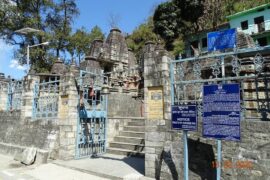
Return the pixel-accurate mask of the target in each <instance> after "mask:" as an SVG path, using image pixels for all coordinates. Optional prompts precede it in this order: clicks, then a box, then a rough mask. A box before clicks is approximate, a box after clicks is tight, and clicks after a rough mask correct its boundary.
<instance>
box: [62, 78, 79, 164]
mask: <svg viewBox="0 0 270 180" xmlns="http://www.w3.org/2000/svg"><path fill="white" fill-rule="evenodd" d="M61 82H62V84H61V90H60V97H59V114H58V119H59V130H60V138H59V144H60V147H59V159H73V158H74V157H75V147H76V131H77V120H78V111H77V105H78V92H77V88H76V85H75V77H74V75H73V74H72V73H70V74H68V75H67V76H63V77H62V81H61Z"/></svg>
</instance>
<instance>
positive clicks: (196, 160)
mask: <svg viewBox="0 0 270 180" xmlns="http://www.w3.org/2000/svg"><path fill="white" fill-rule="evenodd" d="M201 126H202V122H199V129H198V131H197V132H189V137H188V148H189V149H188V151H189V179H192V180H200V179H208V180H215V179H216V168H215V167H214V165H213V164H214V162H216V157H217V145H216V144H217V143H216V141H215V140H213V139H206V138H203V137H202V127H201ZM269 128H270V123H269V122H262V121H245V120H244V121H242V122H241V142H231V141H222V164H221V167H222V172H221V176H222V178H223V179H224V180H237V179H254V180H257V179H267V178H269V176H270V174H269V172H270V171H269V170H270V166H269V162H270V154H269V152H270V151H269V150H270V144H269V140H268V139H269ZM167 137H168V139H166V140H165V141H164V143H163V147H162V148H161V153H155V154H156V155H157V156H158V155H160V158H159V159H156V161H157V162H158V163H157V164H159V166H156V174H157V175H158V176H159V178H160V179H166V180H167V179H176V177H177V179H183V162H184V158H183V154H184V152H183V141H182V133H181V131H180V132H172V131H171V132H170V133H169V134H167ZM146 148H147V147H146ZM146 171H147V169H146Z"/></svg>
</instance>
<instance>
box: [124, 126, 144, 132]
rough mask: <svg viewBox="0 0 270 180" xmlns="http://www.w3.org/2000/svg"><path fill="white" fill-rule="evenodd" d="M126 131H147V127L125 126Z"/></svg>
mask: <svg viewBox="0 0 270 180" xmlns="http://www.w3.org/2000/svg"><path fill="white" fill-rule="evenodd" d="M124 131H137V132H145V127H144V126H125V127H124Z"/></svg>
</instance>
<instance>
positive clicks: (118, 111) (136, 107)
mask: <svg viewBox="0 0 270 180" xmlns="http://www.w3.org/2000/svg"><path fill="white" fill-rule="evenodd" d="M142 116H143V101H142V100H140V99H135V98H133V97H132V95H130V94H125V93H116V92H115V93H111V94H109V95H108V117H142Z"/></svg>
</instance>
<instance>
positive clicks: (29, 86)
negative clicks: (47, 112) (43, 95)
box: [21, 75, 39, 119]
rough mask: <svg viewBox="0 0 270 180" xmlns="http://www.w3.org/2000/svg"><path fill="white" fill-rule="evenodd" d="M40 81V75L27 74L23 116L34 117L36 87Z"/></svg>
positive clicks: (22, 108) (23, 95)
mask: <svg viewBox="0 0 270 180" xmlns="http://www.w3.org/2000/svg"><path fill="white" fill-rule="evenodd" d="M38 82H39V76H35V75H27V76H26V77H25V79H24V85H23V86H24V88H23V93H22V106H21V118H25V119H31V118H32V117H33V103H34V88H35V84H36V83H38Z"/></svg>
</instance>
